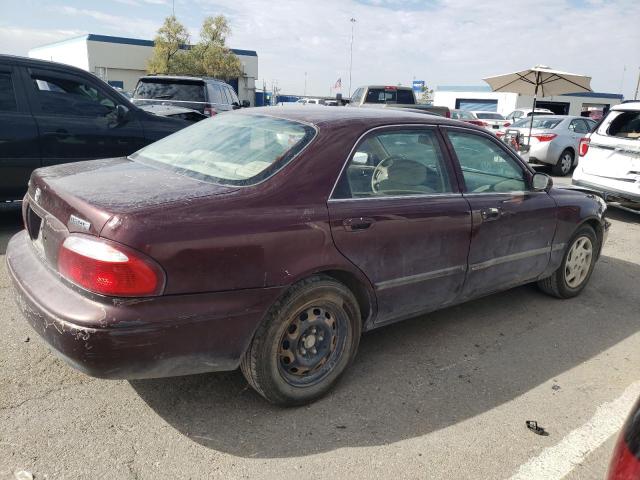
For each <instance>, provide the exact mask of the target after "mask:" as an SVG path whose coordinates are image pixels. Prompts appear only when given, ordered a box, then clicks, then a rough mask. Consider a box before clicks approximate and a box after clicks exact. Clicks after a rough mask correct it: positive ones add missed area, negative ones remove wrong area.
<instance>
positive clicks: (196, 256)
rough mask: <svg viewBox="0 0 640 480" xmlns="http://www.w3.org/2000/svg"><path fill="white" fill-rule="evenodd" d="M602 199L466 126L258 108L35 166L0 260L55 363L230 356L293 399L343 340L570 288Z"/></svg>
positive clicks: (310, 386) (588, 255)
mask: <svg viewBox="0 0 640 480" xmlns="http://www.w3.org/2000/svg"><path fill="white" fill-rule="evenodd" d="M605 210H606V204H605V203H604V201H603V200H602V199H600V198H599V197H598V196H597V195H594V194H592V193H584V192H582V191H578V190H576V189H570V188H553V187H552V181H551V179H550V177H548V176H547V175H545V174H543V173H536V172H535V171H533V170H532V169H531V168H530V167H529V166H528V165H527V164H526V163H524V162H523V161H522V160H521V159H520V158H519V157H518V156H517V155H516V154H515V153H514V152H513V151H512V150H511V149H509V148H508V147H507V146H506V145H504V144H503V143H502V142H500V141H499V140H498V139H497V138H496V137H495V136H494V135H491V134H490V133H489V132H487V131H486V130H483V129H480V128H477V127H474V126H473V125H467V124H464V123H461V122H457V121H451V120H447V119H444V118H441V117H437V116H431V115H422V114H415V113H406V112H401V111H396V110H382V109H357V108H322V109H321V108H307V107H265V108H262V109H247V110H239V111H236V112H230V113H227V114H224V115H219V116H216V117H214V118H212V119H207V120H205V121H203V122H199V123H196V124H194V125H192V126H190V127H188V128H186V129H184V130H182V131H180V132H178V133H176V134H174V135H172V136H169V137H167V138H165V139H163V140H161V141H159V142H157V143H155V144H153V145H150V146H148V147H145V148H143V149H141V150H140V151H138V152H136V153H135V154H133V155H131V156H129V157H127V158H115V159H112V160H101V161H93V162H84V163H80V164H75V165H69V166H58V167H49V168H45V169H40V170H37V171H36V172H34V174H33V175H32V177H31V184H30V188H29V193H28V196H27V198H26V201H25V203H24V205H23V214H24V220H25V224H26V230H24V231H23V232H21V233H19V234H17V235H16V236H14V237H13V238H12V239H11V241H10V242H9V245H8V247H7V253H6V259H7V264H8V271H9V272H10V277H11V278H12V280H13V284H14V286H15V289H16V292H17V298H18V305H19V306H20V308H21V310H22V313H23V314H24V316H25V317H26V319H27V320H28V321H29V322H30V323H31V325H32V326H33V328H34V329H35V330H36V331H37V332H38V333H39V334H40V335H41V336H42V337H43V338H44V339H45V340H46V341H47V342H48V343H49V344H50V346H51V347H52V348H54V349H55V350H57V351H58V353H59V354H60V355H61V356H62V357H63V358H66V359H67V360H68V361H69V363H71V365H73V366H74V367H76V368H78V369H80V370H82V371H84V372H86V373H88V374H90V375H94V376H98V377H107V378H144V377H163V376H169V375H182V374H189V373H197V372H207V371H217V370H233V369H235V368H237V367H238V366H240V367H241V369H242V371H243V373H244V375H245V376H246V378H247V380H248V381H249V383H250V385H251V386H253V387H254V388H255V390H256V391H257V392H258V393H259V394H261V395H262V396H264V397H265V398H266V399H268V400H269V401H271V402H274V403H277V404H284V405H295V404H303V403H307V402H310V401H312V400H314V399H316V398H318V397H319V396H321V395H323V394H324V393H326V392H327V391H328V390H329V389H330V388H331V387H332V385H333V384H334V383H335V382H336V380H337V379H338V377H339V376H340V375H341V374H342V373H343V371H344V370H345V368H346V367H347V366H348V365H350V364H351V363H352V361H353V358H354V356H355V354H356V351H357V349H358V343H359V341H360V334H361V332H362V331H366V330H371V329H373V328H376V327H380V326H383V325H388V324H390V323H393V322H396V321H399V320H403V319H406V318H409V317H414V316H416V315H421V314H424V313H427V312H430V311H433V310H437V309H439V308H442V307H445V306H450V305H454V304H458V303H461V302H464V301H467V300H470V299H472V298H477V297H480V296H483V295H487V294H490V293H493V292H498V291H501V290H505V289H508V288H511V287H514V286H516V285H521V284H524V283H529V282H538V285H539V286H540V288H541V289H542V290H543V291H545V292H547V293H549V294H551V295H553V296H556V297H560V298H570V297H574V296H576V295H578V294H579V293H580V292H581V291H582V290H583V289H584V287H585V286H586V285H587V282H588V281H589V278H590V276H591V273H592V271H593V267H594V264H595V262H596V259H597V258H598V256H599V255H600V250H601V247H602V245H603V243H604V241H605V238H606V235H607V228H608V223H607V222H606V220H605Z"/></svg>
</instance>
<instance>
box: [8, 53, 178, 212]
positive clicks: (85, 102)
mask: <svg viewBox="0 0 640 480" xmlns="http://www.w3.org/2000/svg"><path fill="white" fill-rule="evenodd" d="M186 125H188V123H187V122H185V121H182V120H180V119H172V118H163V117H159V116H157V115H152V114H150V113H147V112H145V111H143V110H140V109H139V108H137V107H136V106H135V105H133V104H132V103H131V102H130V101H129V100H127V98H126V97H124V96H123V95H121V94H120V93H118V92H116V91H115V90H114V89H113V88H112V87H111V86H110V85H107V84H106V83H104V82H103V81H102V80H100V79H99V78H98V77H96V76H94V75H92V74H90V73H88V72H86V71H84V70H80V69H79V68H75V67H71V66H69V65H63V64H60V63H53V62H48V61H44V60H35V59H32V58H24V57H15V56H10V55H0V172H1V175H0V201H11V200H20V199H22V197H23V196H24V194H25V192H26V191H27V182H28V181H29V176H30V175H31V172H32V171H33V170H34V169H35V168H38V167H42V166H47V165H55V164H58V163H68V162H76V161H79V160H89V159H94V158H105V157H114V156H123V155H129V154H131V153H133V152H135V151H136V150H138V149H140V148H141V147H143V146H145V145H147V144H149V143H151V142H154V141H156V140H158V139H160V138H162V137H164V136H166V135H168V134H170V133H173V132H175V131H177V130H179V129H181V128H183V127H185V126H186Z"/></svg>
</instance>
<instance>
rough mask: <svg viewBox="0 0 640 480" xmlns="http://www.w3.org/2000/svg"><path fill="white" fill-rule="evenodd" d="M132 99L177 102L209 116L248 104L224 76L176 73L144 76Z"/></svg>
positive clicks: (180, 105)
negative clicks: (185, 75)
mask: <svg viewBox="0 0 640 480" xmlns="http://www.w3.org/2000/svg"><path fill="white" fill-rule="evenodd" d="M133 103H135V104H136V105H141V106H142V105H148V104H154V103H161V104H164V105H174V106H177V107H184V108H190V109H192V110H197V111H198V112H200V113H202V114H204V115H207V116H208V117H211V116H213V115H216V114H217V113H220V112H226V111H228V110H235V109H237V108H241V107H248V106H249V102H248V101H247V100H243V101H242V103H240V100H238V95H236V92H235V91H234V90H233V88H232V87H231V85H229V84H228V83H225V82H223V81H221V80H216V79H214V78H208V77H183V76H174V75H147V76H146V77H142V78H141V79H140V80H138V84H137V85H136V89H135V90H134V92H133Z"/></svg>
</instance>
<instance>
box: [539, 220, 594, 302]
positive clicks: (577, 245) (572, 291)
mask: <svg viewBox="0 0 640 480" xmlns="http://www.w3.org/2000/svg"><path fill="white" fill-rule="evenodd" d="M598 248H599V242H598V238H597V237H596V234H595V232H594V231H593V228H591V227H590V226H588V225H584V226H582V227H580V228H579V229H578V230H577V231H576V233H574V235H573V237H571V241H570V242H569V243H568V247H567V250H566V251H565V254H564V257H563V258H562V264H561V265H560V267H559V268H558V269H557V270H556V271H555V272H553V273H552V274H551V275H550V276H549V277H547V278H544V279H542V280H539V281H538V286H539V287H540V289H541V290H542V291H543V292H545V293H548V294H549V295H553V296H554V297H558V298H571V297H575V296H576V295H578V294H579V293H580V292H581V291H582V289H583V288H584V287H585V286H586V285H587V283H588V282H589V278H591V273H592V272H593V267H594V265H595V262H596V257H597V254H598Z"/></svg>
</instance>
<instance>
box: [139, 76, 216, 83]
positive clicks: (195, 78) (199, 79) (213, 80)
mask: <svg viewBox="0 0 640 480" xmlns="http://www.w3.org/2000/svg"><path fill="white" fill-rule="evenodd" d="M144 80H179V81H196V82H209V83H223V84H225V85H227V83H226V82H225V81H223V80H218V79H217V78H211V77H198V76H190V75H145V76H144V77H140V81H144Z"/></svg>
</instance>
